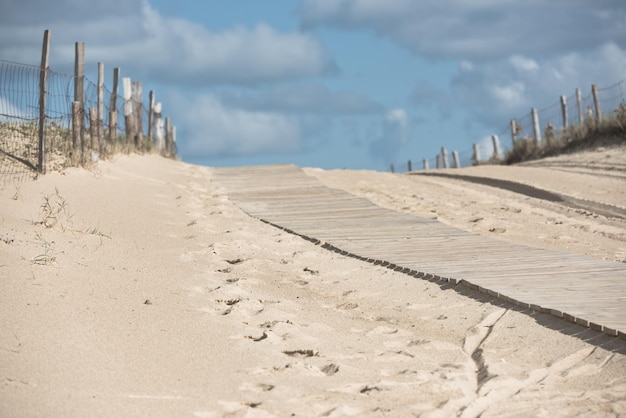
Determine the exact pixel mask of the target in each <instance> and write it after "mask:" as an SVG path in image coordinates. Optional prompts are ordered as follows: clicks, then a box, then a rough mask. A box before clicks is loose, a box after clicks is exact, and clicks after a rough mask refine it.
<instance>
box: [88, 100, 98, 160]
mask: <svg viewBox="0 0 626 418" xmlns="http://www.w3.org/2000/svg"><path fill="white" fill-rule="evenodd" d="M89 135H90V136H91V138H90V139H91V140H90V141H89V148H90V149H91V155H93V152H94V150H96V149H97V148H96V145H98V109H97V108H95V107H90V108H89ZM92 161H93V157H92Z"/></svg>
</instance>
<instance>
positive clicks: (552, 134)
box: [391, 79, 626, 172]
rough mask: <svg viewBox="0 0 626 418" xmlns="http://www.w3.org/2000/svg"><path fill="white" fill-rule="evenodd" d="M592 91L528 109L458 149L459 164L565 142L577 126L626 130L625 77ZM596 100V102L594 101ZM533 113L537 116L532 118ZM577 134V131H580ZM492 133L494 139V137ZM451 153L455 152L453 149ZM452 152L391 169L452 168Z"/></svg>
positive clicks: (404, 170) (625, 131)
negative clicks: (486, 137)
mask: <svg viewBox="0 0 626 418" xmlns="http://www.w3.org/2000/svg"><path fill="white" fill-rule="evenodd" d="M593 89H594V86H592V90H591V91H590V92H589V93H588V94H586V95H583V94H582V93H581V92H580V90H578V89H577V92H576V93H574V94H572V95H570V96H568V97H564V100H563V99H561V100H559V101H558V102H555V103H553V104H551V105H548V106H546V107H544V108H542V109H539V110H534V109H533V110H531V111H530V112H528V113H527V114H525V115H522V116H520V117H518V118H515V119H512V120H511V121H510V122H509V124H507V125H506V126H505V127H503V128H502V129H501V130H500V132H498V133H497V134H496V135H493V136H492V137H491V140H489V141H482V142H481V143H478V144H474V146H473V148H472V149H466V150H462V151H460V152H458V157H459V164H458V166H459V167H464V166H468V165H473V164H477V163H479V162H485V161H494V162H495V161H500V160H502V159H503V158H505V156H506V155H507V154H509V153H511V152H512V151H513V149H514V148H515V147H518V146H520V145H526V144H528V143H532V144H537V145H539V146H543V144H546V145H549V143H550V141H560V142H561V143H567V141H570V140H571V138H572V137H573V136H575V134H576V130H577V129H579V130H580V129H581V128H584V129H590V128H593V127H596V128H597V127H598V126H599V124H600V123H601V122H602V123H605V124H606V125H608V126H609V130H610V127H611V126H612V124H614V125H615V126H617V127H618V129H621V132H622V134H624V133H626V79H625V80H622V81H620V82H618V83H615V84H613V85H611V86H608V87H602V88H597V89H596V90H597V94H596V96H595V97H596V98H594V94H593ZM596 101H597V103H596ZM533 113H535V114H536V118H534V117H533ZM579 135H580V134H579ZM494 136H495V139H494ZM452 152H454V151H452ZM446 153H448V154H451V153H450V152H449V151H448V150H447V149H445V148H444V147H442V151H441V153H440V154H438V155H436V156H433V157H431V158H425V159H423V160H421V161H417V162H416V161H413V162H412V161H407V162H406V163H400V164H393V165H392V166H391V169H392V171H395V172H406V171H411V170H419V169H432V168H454V167H456V166H457V165H456V164H455V163H454V160H452V159H451V158H450V157H448V158H445V154H446Z"/></svg>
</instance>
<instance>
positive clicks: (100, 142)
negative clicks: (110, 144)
mask: <svg viewBox="0 0 626 418" xmlns="http://www.w3.org/2000/svg"><path fill="white" fill-rule="evenodd" d="M97 117H98V120H97V126H96V128H97V138H98V152H99V153H100V155H102V151H103V149H104V146H103V145H104V144H103V142H104V141H103V140H102V133H103V132H102V131H103V130H104V129H103V127H104V63H102V62H99V63H98V107H97Z"/></svg>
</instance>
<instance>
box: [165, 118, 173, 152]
mask: <svg viewBox="0 0 626 418" xmlns="http://www.w3.org/2000/svg"><path fill="white" fill-rule="evenodd" d="M171 124H172V120H171V119H170V117H169V116H167V117H166V118H165V154H166V155H167V154H169V152H170V150H171V149H172V129H171V126H172V125H171Z"/></svg>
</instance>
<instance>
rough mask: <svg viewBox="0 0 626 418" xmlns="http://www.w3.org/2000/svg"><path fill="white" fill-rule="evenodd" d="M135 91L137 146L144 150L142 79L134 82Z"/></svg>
mask: <svg viewBox="0 0 626 418" xmlns="http://www.w3.org/2000/svg"><path fill="white" fill-rule="evenodd" d="M131 88H132V92H133V94H132V95H133V106H134V108H135V109H134V110H133V114H134V118H133V119H134V120H135V146H136V147H137V150H138V151H143V149H144V143H143V103H142V100H141V93H142V92H141V81H135V82H134V83H132V87H131Z"/></svg>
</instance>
